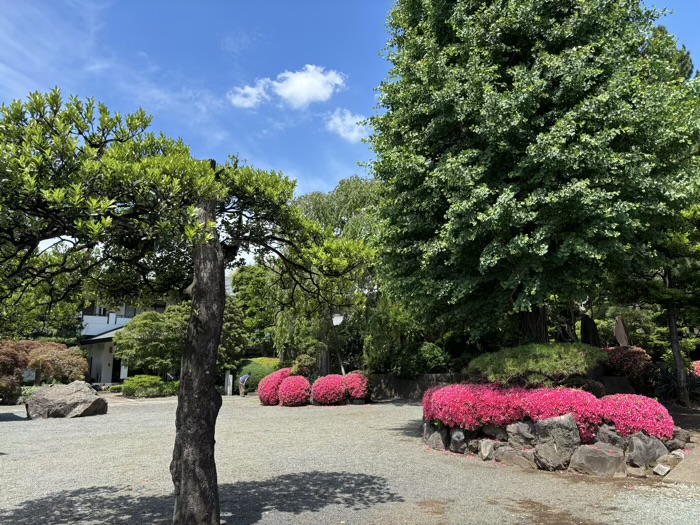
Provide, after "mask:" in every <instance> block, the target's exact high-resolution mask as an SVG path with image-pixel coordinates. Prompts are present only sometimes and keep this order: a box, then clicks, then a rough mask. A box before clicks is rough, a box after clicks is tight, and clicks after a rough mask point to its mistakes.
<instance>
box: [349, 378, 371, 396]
mask: <svg viewBox="0 0 700 525" xmlns="http://www.w3.org/2000/svg"><path fill="white" fill-rule="evenodd" d="M344 381H345V387H346V388H347V391H348V395H349V396H350V397H351V398H353V399H367V388H368V386H369V381H368V380H367V377H365V375H364V374H363V373H362V372H353V373H351V374H348V375H346V376H345V378H344Z"/></svg>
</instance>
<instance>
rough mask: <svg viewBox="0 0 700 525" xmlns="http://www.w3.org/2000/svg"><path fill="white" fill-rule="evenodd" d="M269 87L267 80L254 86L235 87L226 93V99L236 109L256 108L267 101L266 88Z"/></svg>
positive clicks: (268, 96) (260, 81) (259, 81)
mask: <svg viewBox="0 0 700 525" xmlns="http://www.w3.org/2000/svg"><path fill="white" fill-rule="evenodd" d="M269 85H270V81H269V80H268V79H261V80H258V81H257V82H256V83H255V85H254V86H243V87H236V88H233V89H232V90H230V91H229V92H228V93H226V98H228V100H229V102H231V104H233V105H234V106H235V107H237V108H247V109H252V108H257V107H258V106H259V105H260V104H262V103H263V102H264V101H266V100H269V98H270V95H269V94H268V93H267V88H268V86H269Z"/></svg>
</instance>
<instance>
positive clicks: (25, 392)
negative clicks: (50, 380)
mask: <svg viewBox="0 0 700 525" xmlns="http://www.w3.org/2000/svg"><path fill="white" fill-rule="evenodd" d="M44 388H47V385H39V386H23V387H22V397H23V398H24V399H27V398H28V397H31V396H32V395H34V394H36V393H37V392H38V391H39V390H43V389H44Z"/></svg>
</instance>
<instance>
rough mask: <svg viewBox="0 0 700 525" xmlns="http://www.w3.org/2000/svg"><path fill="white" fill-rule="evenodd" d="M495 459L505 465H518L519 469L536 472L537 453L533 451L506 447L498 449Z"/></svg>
mask: <svg viewBox="0 0 700 525" xmlns="http://www.w3.org/2000/svg"><path fill="white" fill-rule="evenodd" d="M494 459H495V460H496V461H499V462H501V463H503V464H505V465H517V466H518V467H521V468H524V469H528V470H535V469H537V464H536V463H535V453H534V451H532V450H516V449H514V448H513V447H509V446H504V447H500V448H498V449H496V452H495V453H494Z"/></svg>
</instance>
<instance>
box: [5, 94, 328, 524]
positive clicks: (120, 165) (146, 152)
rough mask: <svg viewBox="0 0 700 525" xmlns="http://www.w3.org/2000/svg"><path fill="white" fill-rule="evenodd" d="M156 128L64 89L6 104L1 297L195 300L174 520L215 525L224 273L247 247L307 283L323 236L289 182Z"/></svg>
mask: <svg viewBox="0 0 700 525" xmlns="http://www.w3.org/2000/svg"><path fill="white" fill-rule="evenodd" d="M149 123H150V119H149V118H148V117H147V116H146V114H145V113H144V112H143V111H138V112H136V113H135V114H133V115H127V116H122V115H120V114H112V113H110V112H109V110H108V109H107V108H106V107H105V106H104V105H101V104H96V103H95V102H94V101H93V100H88V101H82V100H79V99H77V98H72V99H70V101H68V102H65V101H64V100H63V98H62V97H61V94H60V92H59V91H58V90H55V91H53V92H51V93H49V94H47V95H43V94H40V93H33V94H31V95H30V96H29V98H28V100H27V101H26V102H23V101H15V102H13V103H12V104H10V105H9V106H7V105H3V106H2V108H0V187H1V188H2V192H0V283H2V284H0V301H2V300H5V299H7V298H11V297H12V296H13V295H14V294H16V293H17V291H18V290H21V289H25V288H31V287H32V286H36V285H37V284H38V283H40V282H48V281H50V280H51V279H55V278H57V277H58V276H70V277H72V278H74V279H76V281H77V282H78V283H79V282H80V281H82V280H85V279H86V278H87V279H89V280H90V283H91V284H92V286H94V287H95V289H96V290H99V291H100V292H101V295H100V296H101V297H109V298H113V299H117V298H133V296H134V295H141V296H144V295H147V296H162V295H164V294H166V293H169V292H173V291H175V292H186V293H188V294H189V295H190V297H191V300H192V315H191V316H190V320H189V325H188V329H187V338H186V341H185V348H184V351H183V355H182V360H181V366H180V369H181V388H180V391H179V394H178V408H177V414H176V439H175V447H174V451H173V460H172V463H171V469H170V470H171V474H172V478H173V483H174V486H175V511H174V514H173V522H174V523H175V524H184V523H187V524H207V525H211V524H218V523H219V521H220V510H219V496H218V487H217V475H216V465H215V461H214V443H215V441H214V432H215V425H216V418H217V416H218V412H219V408H220V406H221V397H220V395H219V394H218V393H217V392H216V389H215V381H216V376H217V374H216V359H217V354H218V348H219V344H220V336H221V329H222V324H223V318H224V305H225V286H224V270H225V267H226V266H227V265H233V264H237V263H239V255H240V252H241V250H244V249H245V250H248V251H253V252H255V253H261V254H262V253H265V252H268V251H269V252H272V253H275V254H277V258H278V259H279V261H280V268H284V269H285V270H286V271H289V272H294V273H297V274H303V279H305V280H308V273H309V272H308V271H307V270H306V268H307V267H310V265H306V264H305V262H306V260H307V257H306V253H307V251H309V252H311V254H315V253H317V251H318V250H319V248H318V246H319V245H322V244H323V243H324V239H325V235H324V232H323V231H322V230H319V229H317V228H313V225H312V224H311V222H310V221H309V220H308V219H306V218H305V217H304V216H303V215H302V214H301V212H300V211H299V210H298V209H297V208H295V207H294V206H291V205H290V203H291V200H292V197H293V192H294V186H295V183H294V182H293V181H291V180H289V179H287V178H285V177H284V176H283V175H282V174H280V173H275V172H265V171H261V170H257V169H254V168H252V167H250V166H241V165H239V163H238V162H237V161H236V160H235V159H231V160H230V161H229V162H226V163H225V164H223V165H217V164H216V163H215V162H213V161H211V162H210V161H200V160H197V159H193V158H192V156H191V154H190V151H189V149H188V148H187V147H186V146H185V145H184V144H183V143H182V142H180V141H174V140H170V139H168V138H166V137H164V136H157V135H154V134H151V133H147V131H146V129H147V127H148V125H149ZM59 237H60V238H63V239H65V241H64V248H63V250H62V251H61V252H57V253H58V254H57V256H56V257H57V259H56V260H54V261H48V262H47V261H46V260H45V259H43V258H41V257H40V256H39V255H40V253H41V252H40V249H39V248H40V243H42V241H47V240H50V239H55V238H59ZM309 247H312V249H309ZM338 249H342V246H340V247H338ZM291 256H293V259H294V260H293V261H292V260H290V258H291ZM331 262H332V261H331ZM330 264H331V263H330V262H329V265H330ZM97 270H99V271H97ZM339 271H342V269H341V270H339ZM187 283H191V284H189V286H187Z"/></svg>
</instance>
